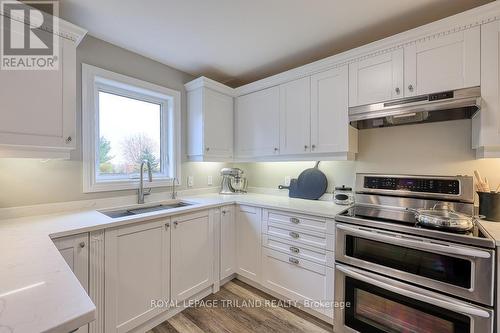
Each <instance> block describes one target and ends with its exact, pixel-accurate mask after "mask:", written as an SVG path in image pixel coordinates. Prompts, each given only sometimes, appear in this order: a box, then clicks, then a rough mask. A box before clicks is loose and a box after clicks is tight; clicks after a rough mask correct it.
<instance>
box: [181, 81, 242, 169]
mask: <svg viewBox="0 0 500 333" xmlns="http://www.w3.org/2000/svg"><path fill="white" fill-rule="evenodd" d="M185 87H186V90H187V109H188V116H187V119H188V133H189V134H188V147H187V153H188V158H189V159H190V160H194V161H230V160H231V159H232V158H233V104H234V102H233V89H231V88H229V87H226V86H224V85H222V84H220V83H218V82H215V81H213V80H210V79H207V78H205V77H201V78H199V79H196V80H194V81H191V82H189V83H187V84H186V85H185Z"/></svg>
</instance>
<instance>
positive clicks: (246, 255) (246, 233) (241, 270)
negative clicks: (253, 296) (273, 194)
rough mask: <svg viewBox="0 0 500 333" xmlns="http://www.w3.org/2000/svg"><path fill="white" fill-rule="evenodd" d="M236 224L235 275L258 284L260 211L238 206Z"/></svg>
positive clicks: (259, 268) (259, 274) (254, 208)
mask: <svg viewBox="0 0 500 333" xmlns="http://www.w3.org/2000/svg"><path fill="white" fill-rule="evenodd" d="M236 223H237V226H236V230H237V237H236V242H237V245H236V246H237V253H238V270H237V273H238V274H240V275H242V276H244V277H246V278H248V279H250V280H253V281H255V282H260V278H261V257H260V254H261V223H262V210H261V209H260V208H256V207H249V206H239V207H238V208H237V218H236Z"/></svg>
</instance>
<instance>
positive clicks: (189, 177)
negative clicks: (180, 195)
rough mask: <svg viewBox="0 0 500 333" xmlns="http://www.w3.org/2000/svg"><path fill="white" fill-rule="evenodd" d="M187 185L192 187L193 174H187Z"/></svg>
mask: <svg viewBox="0 0 500 333" xmlns="http://www.w3.org/2000/svg"><path fill="white" fill-rule="evenodd" d="M187 185H188V187H193V186H194V177H193V176H188V184H187Z"/></svg>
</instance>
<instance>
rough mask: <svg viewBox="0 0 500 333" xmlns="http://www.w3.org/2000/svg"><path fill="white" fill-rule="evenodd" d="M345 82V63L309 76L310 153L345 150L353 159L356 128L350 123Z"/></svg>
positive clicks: (356, 148)
mask: <svg viewBox="0 0 500 333" xmlns="http://www.w3.org/2000/svg"><path fill="white" fill-rule="evenodd" d="M348 82H349V71H348V66H347V65H345V66H342V67H338V68H334V69H330V70H328V71H325V72H321V73H318V74H315V75H313V76H312V77H311V96H312V98H311V151H312V152H313V153H329V154H336V153H346V154H347V155H350V156H348V158H352V159H353V158H354V154H355V153H357V152H358V134H357V130H356V129H355V128H353V127H352V126H350V125H349V115H348V100H349V97H348V96H349V84H348Z"/></svg>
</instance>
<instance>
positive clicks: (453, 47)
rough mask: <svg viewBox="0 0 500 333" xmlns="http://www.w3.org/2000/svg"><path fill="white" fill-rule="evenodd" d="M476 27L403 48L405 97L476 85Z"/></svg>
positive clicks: (478, 69) (478, 41) (478, 37)
mask: <svg viewBox="0 0 500 333" xmlns="http://www.w3.org/2000/svg"><path fill="white" fill-rule="evenodd" d="M480 29H481V28H480V27H479V26H477V27H474V28H471V29H467V30H464V31H459V32H455V33H452V34H448V35H445V36H438V37H435V38H431V39H425V40H423V41H419V42H417V43H415V44H412V45H409V46H407V47H405V51H404V53H405V96H414V95H422V94H428V93H435V92H441V91H446V90H453V89H460V88H467V87H474V86H479V85H480V76H481V75H480V73H481V60H480V58H481V32H480Z"/></svg>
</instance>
